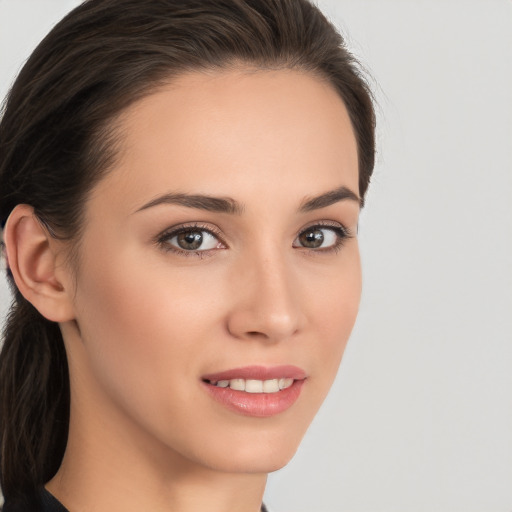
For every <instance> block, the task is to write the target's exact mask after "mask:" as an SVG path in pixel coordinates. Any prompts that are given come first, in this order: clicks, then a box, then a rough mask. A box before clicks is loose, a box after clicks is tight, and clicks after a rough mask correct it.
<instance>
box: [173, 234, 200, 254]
mask: <svg viewBox="0 0 512 512" xmlns="http://www.w3.org/2000/svg"><path fill="white" fill-rule="evenodd" d="M177 241H178V245H179V246H180V247H181V248H182V249H186V250H189V251H190V250H194V249H199V247H201V244H202V243H203V235H202V233H201V232H200V231H184V232H183V233H180V234H179V235H178V236H177Z"/></svg>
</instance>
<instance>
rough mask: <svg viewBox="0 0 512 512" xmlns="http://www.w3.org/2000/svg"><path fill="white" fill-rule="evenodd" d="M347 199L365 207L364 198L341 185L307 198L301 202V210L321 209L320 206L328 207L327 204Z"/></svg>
mask: <svg viewBox="0 0 512 512" xmlns="http://www.w3.org/2000/svg"><path fill="white" fill-rule="evenodd" d="M346 199H349V200H350V201H356V202H357V203H358V204H359V206H360V207H361V208H362V207H363V200H362V199H361V198H360V197H359V196H358V195H357V194H356V193H355V192H352V190H350V189H349V188H347V187H339V188H337V189H334V190H330V191H329V192H325V193H324V194H321V195H319V196H316V197H312V198H309V199H306V200H305V201H303V203H302V204H301V206H300V208H299V211H300V212H302V213H305V212H310V211H312V210H319V209H320V208H326V207H327V206H331V205H332V204H335V203H338V202H340V201H344V200H346Z"/></svg>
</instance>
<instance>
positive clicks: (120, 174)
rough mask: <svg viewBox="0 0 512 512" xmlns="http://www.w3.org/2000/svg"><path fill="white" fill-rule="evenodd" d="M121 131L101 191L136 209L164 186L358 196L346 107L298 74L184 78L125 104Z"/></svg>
mask: <svg viewBox="0 0 512 512" xmlns="http://www.w3.org/2000/svg"><path fill="white" fill-rule="evenodd" d="M118 129H119V133H120V136H121V143H120V146H121V150H120V153H119V157H118V160H117V162H116V164H115V165H114V169H113V171H112V172H111V173H110V175H109V176H108V177H107V180H106V182H107V183H106V185H108V184H111V185H112V186H114V187H115V188H116V190H118V191H119V192H121V190H123V189H126V190H124V191H123V192H122V193H123V194H124V198H125V199H126V200H127V201H132V202H133V205H132V206H133V207H136V206H137V204H136V203H137V202H138V201H141V200H142V197H141V196H143V195H144V196H145V197H146V198H147V197H151V195H156V194H158V193H162V192H167V191H169V190H173V191H179V192H189V191H194V192H204V193H208V194H215V195H232V190H229V189H232V188H234V187H235V188H237V191H238V192H239V194H240V195H241V196H244V195H246V196H248V197H250V196H254V194H257V193H260V194H266V193H267V192H268V190H267V189H268V188H269V186H271V187H272V188H275V187H280V186H281V187H285V189H286V191H287V192H288V193H289V194H293V187H294V185H297V186H300V185H304V184H308V183H309V186H311V187H314V188H315V190H314V191H313V190H312V192H315V191H319V192H323V191H325V190H326V189H330V188H333V186H339V185H345V186H349V187H350V188H352V190H354V191H355V192H357V188H358V187H357V183H358V179H357V146H356V141H355V137H354V134H353V130H352V126H351V123H350V119H349V116H348V113H347V110H346V108H345V106H344V104H343V102H342V100H341V98H340V97H339V95H338V94H337V93H336V91H335V90H334V89H333V88H332V87H331V85H330V84H328V83H327V82H326V81H323V80H321V79H319V78H317V77H314V76H311V75H309V74H306V73H304V72H300V71H296V70H263V71H261V70H258V71H248V70H236V71H234V70H230V71H215V72H207V73H206V72H204V73H203V72H194V73H188V74H184V75H182V76H180V77H178V78H177V79H175V80H173V81H172V83H170V84H168V85H166V86H164V87H162V88H161V89H159V90H158V91H157V92H154V93H153V94H151V95H149V96H147V97H145V98H143V99H142V100H140V101H138V102H136V103H135V104H133V105H132V106H131V107H129V108H128V109H127V110H126V111H125V112H124V113H123V115H122V116H121V117H120V119H119V122H118ZM133 185H135V190H134V192H136V193H135V195H133V194H132V193H131V192H132V190H131V189H132V188H134V187H133ZM167 189H168V190H167ZM242 199H244V198H242Z"/></svg>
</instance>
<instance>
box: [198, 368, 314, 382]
mask: <svg viewBox="0 0 512 512" xmlns="http://www.w3.org/2000/svg"><path fill="white" fill-rule="evenodd" d="M306 377H307V375H306V372H305V371H304V370H302V369H301V368H298V367H297V366H292V365H282V366H268V367H267V366H244V367H242V368H232V369H230V370H225V371H223V372H219V373H210V374H208V375H203V377H202V378H203V380H209V381H210V382H212V381H214V382H218V381H219V380H231V379H255V380H271V379H280V378H285V379H294V380H304V379H305V378H306Z"/></svg>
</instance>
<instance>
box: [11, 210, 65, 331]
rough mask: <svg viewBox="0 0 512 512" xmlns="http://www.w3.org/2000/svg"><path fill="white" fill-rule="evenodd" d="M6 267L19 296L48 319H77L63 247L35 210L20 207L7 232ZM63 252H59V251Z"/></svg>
mask: <svg viewBox="0 0 512 512" xmlns="http://www.w3.org/2000/svg"><path fill="white" fill-rule="evenodd" d="M4 241H5V248H6V255H7V264H8V266H9V268H10V269H11V272H12V275H13V277H14V280H15V282H16V286H17V287H18V290H19V291H20V293H21V294H22V295H23V296H24V297H25V298H26V299H27V300H28V301H29V302H30V303H31V304H32V305H33V306H34V307H35V308H36V309H37V310H38V311H39V313H41V315H43V316H44V317H45V318H47V319H48V320H51V321H53V322H65V321H67V320H71V319H73V318H74V311H73V305H72V301H71V300H70V299H71V297H72V295H71V293H72V290H71V289H70V286H67V285H66V283H71V282H72V280H71V279H70V276H69V274H70V272H69V270H68V269H66V265H63V264H62V261H61V260H62V258H63V253H62V247H61V244H60V246H59V243H58V240H56V239H55V238H53V237H52V236H51V235H50V233H49V232H48V230H47V229H46V228H45V227H44V226H43V224H42V223H41V222H40V221H39V219H38V218H37V216H36V215H35V213H34V209H33V208H32V207H31V206H29V205H26V204H19V205H18V206H16V207H15V208H14V210H13V211H12V212H11V214H10V216H9V218H8V219H7V223H6V225H5V229H4ZM59 249H60V250H59Z"/></svg>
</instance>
